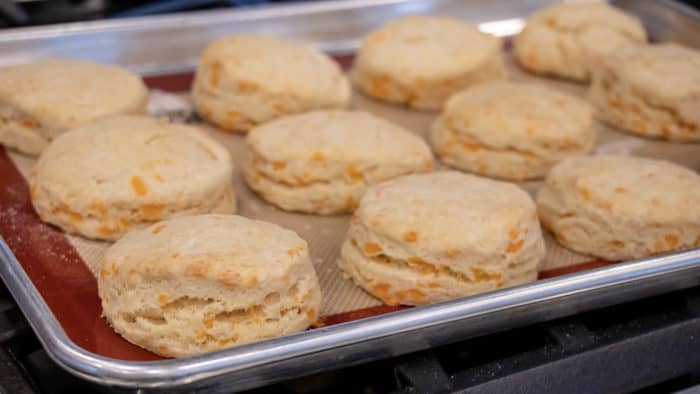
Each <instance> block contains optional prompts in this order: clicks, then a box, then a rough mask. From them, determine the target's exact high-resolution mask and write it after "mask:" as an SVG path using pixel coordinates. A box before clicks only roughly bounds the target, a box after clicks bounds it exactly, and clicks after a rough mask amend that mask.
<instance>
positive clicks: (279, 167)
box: [272, 161, 287, 171]
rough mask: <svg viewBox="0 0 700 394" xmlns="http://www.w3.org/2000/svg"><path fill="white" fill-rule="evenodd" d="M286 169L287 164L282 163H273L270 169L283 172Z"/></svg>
mask: <svg viewBox="0 0 700 394" xmlns="http://www.w3.org/2000/svg"><path fill="white" fill-rule="evenodd" d="M286 167H287V163H285V162H283V161H273V162H272V169H273V170H275V171H279V170H284V169H285V168H286Z"/></svg>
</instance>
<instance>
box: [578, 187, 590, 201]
mask: <svg viewBox="0 0 700 394" xmlns="http://www.w3.org/2000/svg"><path fill="white" fill-rule="evenodd" d="M578 192H579V194H581V197H582V198H583V199H584V200H586V201H589V200H590V199H591V191H590V189H588V188H587V187H585V186H582V187H580V188H579V189H578Z"/></svg>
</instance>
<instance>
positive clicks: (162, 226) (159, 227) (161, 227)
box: [151, 224, 165, 234]
mask: <svg viewBox="0 0 700 394" xmlns="http://www.w3.org/2000/svg"><path fill="white" fill-rule="evenodd" d="M164 227H165V225H164V224H159V225H158V226H156V227H154V228H153V230H151V234H158V233H159V232H160V231H161V230H162V229H163V228H164Z"/></svg>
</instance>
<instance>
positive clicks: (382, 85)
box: [369, 75, 391, 97]
mask: <svg viewBox="0 0 700 394" xmlns="http://www.w3.org/2000/svg"><path fill="white" fill-rule="evenodd" d="M390 84H391V80H390V79H389V77H387V76H385V75H383V76H380V77H376V78H374V79H372V82H371V86H370V88H369V90H370V93H371V94H373V95H374V96H377V97H388V96H389V86H390Z"/></svg>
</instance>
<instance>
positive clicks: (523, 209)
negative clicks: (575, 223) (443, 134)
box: [355, 171, 540, 263]
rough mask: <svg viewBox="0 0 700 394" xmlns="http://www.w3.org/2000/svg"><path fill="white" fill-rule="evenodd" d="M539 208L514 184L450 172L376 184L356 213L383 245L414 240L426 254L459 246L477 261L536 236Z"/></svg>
mask: <svg viewBox="0 0 700 394" xmlns="http://www.w3.org/2000/svg"><path fill="white" fill-rule="evenodd" d="M535 212H536V211H535V203H534V202H533V201H532V199H531V198H530V196H529V195H528V194H527V193H526V192H525V191H523V190H522V189H520V188H519V187H517V186H515V185H513V184H511V183H507V182H500V181H495V180H491V179H487V178H481V177H478V176H474V175H467V174H463V173H460V172H456V171H445V172H436V173H432V174H420V175H407V176H403V177H400V178H396V179H393V180H390V181H387V182H383V183H380V184H378V185H375V186H372V187H370V188H369V189H368V190H367V192H365V194H364V196H363V197H362V199H361V201H360V205H359V209H358V210H357V211H356V212H355V215H356V222H357V223H358V224H359V225H363V226H365V227H367V228H370V229H371V231H372V232H373V233H374V234H376V235H377V236H378V237H380V238H382V239H384V240H385V241H382V244H384V243H387V240H388V242H389V243H399V244H403V245H406V247H408V246H407V245H409V244H410V247H411V248H412V249H414V250H421V251H423V252H422V255H444V253H445V252H446V251H455V252H459V253H460V255H461V256H464V257H468V256H475V261H476V259H477V257H476V256H479V257H478V259H479V260H482V258H483V256H491V255H496V256H500V253H501V252H504V251H506V250H507V249H508V248H509V243H511V241H514V240H516V239H517V238H519V237H525V236H527V237H530V238H531V237H535V238H533V239H536V237H537V236H539V231H540V230H539V224H538V222H537V217H536V213H535ZM528 233H529V235H526V234H528ZM520 246H522V244H520ZM485 260H486V259H485ZM471 263H474V262H473V261H472V262H471Z"/></svg>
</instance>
